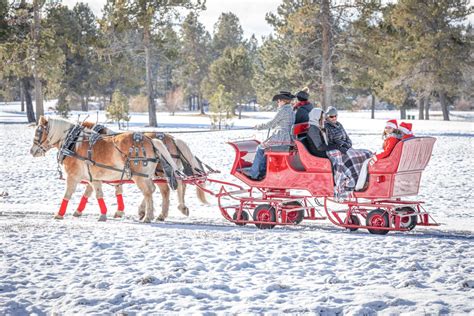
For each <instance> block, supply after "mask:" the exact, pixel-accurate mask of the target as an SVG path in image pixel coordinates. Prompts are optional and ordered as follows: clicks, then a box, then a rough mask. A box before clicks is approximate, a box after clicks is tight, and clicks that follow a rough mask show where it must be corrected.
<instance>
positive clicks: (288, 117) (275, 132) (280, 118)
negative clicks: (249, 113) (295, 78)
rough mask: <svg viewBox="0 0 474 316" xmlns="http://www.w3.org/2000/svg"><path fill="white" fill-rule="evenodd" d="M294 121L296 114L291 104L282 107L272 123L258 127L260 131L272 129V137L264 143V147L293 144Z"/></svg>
mask: <svg viewBox="0 0 474 316" xmlns="http://www.w3.org/2000/svg"><path fill="white" fill-rule="evenodd" d="M294 121H295V113H294V112H293V107H292V106H291V104H289V103H288V104H285V105H283V106H281V107H280V108H279V109H278V112H277V114H276V115H275V117H274V118H273V119H272V120H271V121H269V122H267V123H263V124H259V125H257V126H256V128H257V129H258V130H262V129H267V128H269V129H271V136H270V137H269V138H267V139H266V140H265V141H264V142H263V143H262V146H263V147H268V146H271V145H279V143H282V142H285V143H289V142H291V130H292V128H293V122H294Z"/></svg>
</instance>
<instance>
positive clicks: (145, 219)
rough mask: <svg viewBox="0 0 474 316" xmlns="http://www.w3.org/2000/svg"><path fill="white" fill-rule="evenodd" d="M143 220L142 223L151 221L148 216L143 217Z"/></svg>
mask: <svg viewBox="0 0 474 316" xmlns="http://www.w3.org/2000/svg"><path fill="white" fill-rule="evenodd" d="M143 222H144V223H151V220H150V219H149V218H148V217H145V218H144V219H143Z"/></svg>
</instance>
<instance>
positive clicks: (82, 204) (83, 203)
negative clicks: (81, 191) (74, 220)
mask: <svg viewBox="0 0 474 316" xmlns="http://www.w3.org/2000/svg"><path fill="white" fill-rule="evenodd" d="M86 204H87V197H86V196H84V195H83V196H82V198H81V202H79V206H78V207H77V211H78V212H81V213H82V211H83V210H84V209H85V208H86Z"/></svg>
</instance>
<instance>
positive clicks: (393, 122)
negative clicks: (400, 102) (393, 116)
mask: <svg viewBox="0 0 474 316" xmlns="http://www.w3.org/2000/svg"><path fill="white" fill-rule="evenodd" d="M385 127H391V128H394V129H396V128H398V124H397V120H388V121H387V123H385Z"/></svg>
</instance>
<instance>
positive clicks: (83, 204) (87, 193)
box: [72, 183, 94, 217]
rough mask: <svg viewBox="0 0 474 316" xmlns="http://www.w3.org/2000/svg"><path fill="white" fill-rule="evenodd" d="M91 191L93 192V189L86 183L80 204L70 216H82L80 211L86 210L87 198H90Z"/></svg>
mask: <svg viewBox="0 0 474 316" xmlns="http://www.w3.org/2000/svg"><path fill="white" fill-rule="evenodd" d="M92 191H94V188H93V187H92V186H91V185H90V184H89V183H88V184H87V186H86V190H85V191H84V193H83V194H82V197H81V202H80V203H79V205H78V206H77V210H76V211H75V212H74V214H72V216H74V217H79V216H82V211H84V209H85V208H86V204H87V201H88V199H89V197H90V196H91V194H92Z"/></svg>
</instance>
